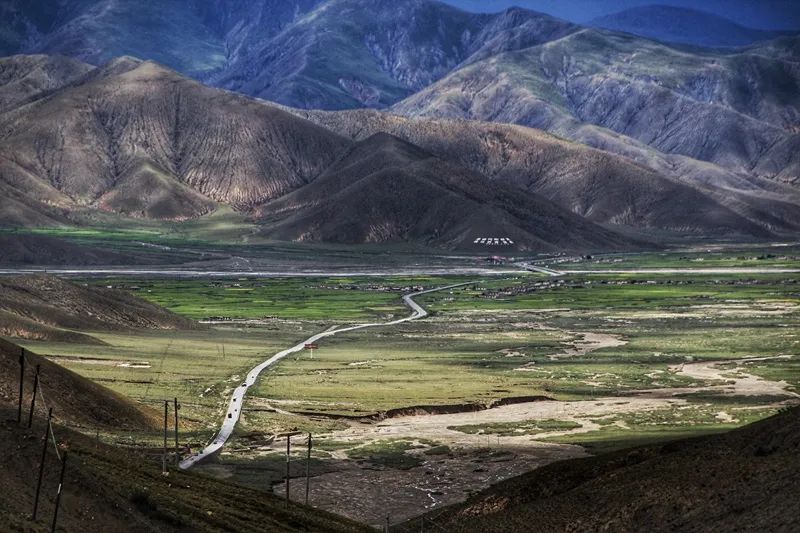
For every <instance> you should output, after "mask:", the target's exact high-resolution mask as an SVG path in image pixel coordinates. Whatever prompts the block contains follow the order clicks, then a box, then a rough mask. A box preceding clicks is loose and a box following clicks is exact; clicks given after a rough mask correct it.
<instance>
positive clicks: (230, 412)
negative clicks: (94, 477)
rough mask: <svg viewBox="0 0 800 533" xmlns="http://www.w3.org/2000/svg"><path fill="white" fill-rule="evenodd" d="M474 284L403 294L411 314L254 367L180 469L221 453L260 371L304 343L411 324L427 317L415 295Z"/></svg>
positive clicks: (334, 331) (319, 335) (318, 336)
mask: <svg viewBox="0 0 800 533" xmlns="http://www.w3.org/2000/svg"><path fill="white" fill-rule="evenodd" d="M473 283H475V282H474V281H469V282H466V283H459V284H456V285H448V286H447V287H438V288H436V289H428V290H426V291H419V292H415V293H412V294H406V295H405V296H403V303H405V304H406V305H407V306H408V307H410V308H411V311H412V313H411V315H410V316H407V317H405V318H401V319H399V320H392V321H390V322H376V323H371V324H357V325H355V326H347V327H343V328H337V329H332V330H328V331H324V332H322V333H317V334H316V335H312V336H311V337H309V338H307V339H306V340H304V341H302V342H299V343H297V344H295V345H294V346H292V347H291V348H288V349H286V350H283V351H282V352H278V353H276V354H275V355H273V356H272V357H270V358H269V359H267V360H266V361H264V362H263V363H261V364H260V365H258V366H257V367H255V368H253V369H252V370H251V371H250V372H248V374H247V377H246V378H245V380H244V382H242V384H240V385H239V386H237V387H236V389H235V390H234V391H233V395H232V396H231V399H230V402H228V409H227V410H226V411H225V418H223V419H222V427H221V428H220V430H219V432H218V433H217V435H216V436H215V437H214V439H213V440H212V441H211V442H210V443H209V444H208V445H207V446H206V447H205V448H203V449H202V450H201V451H200V452H198V453H196V454H193V455H191V456H189V457H187V458H186V459H184V460H183V461H181V463H180V467H181V468H182V469H184V470H185V469H187V468H191V467H192V466H194V465H195V464H197V463H199V462H200V461H202V460H204V459H206V458H207V457H209V456H211V455H214V454H215V453H217V452H218V451H219V450H221V449H222V447H223V446H225V443H226V442H228V439H229V438H230V437H231V435H232V434H233V429H234V428H235V427H236V423H237V422H238V421H239V417H240V416H241V414H242V409H241V407H242V402H243V401H244V396H245V394H247V391H248V390H249V389H250V387H252V386H253V385H255V383H256V379H258V376H259V375H260V374H261V372H263V371H264V370H266V369H267V368H269V367H271V366H272V365H274V364H276V363H277V362H279V361H280V360H281V359H283V358H284V357H286V356H287V355H290V354H293V353H296V352H299V351H300V350H303V349H304V348H305V345H306V344H312V343H315V342H317V341H318V340H320V339H322V338H324V337H331V336H333V335H336V334H337V333H344V332H346V331H354V330H357V329H365V328H373V327H378V326H393V325H396V324H402V323H403V322H410V321H412V320H418V319H420V318H424V317H426V316H428V312H427V311H426V310H425V309H424V308H423V307H422V306H420V305H419V304H418V303H417V302H415V301H414V300H413V298H414V297H415V296H421V295H423V294H428V293H431V292H437V291H444V290H448V289H454V288H456V287H463V286H464V285H471V284H473Z"/></svg>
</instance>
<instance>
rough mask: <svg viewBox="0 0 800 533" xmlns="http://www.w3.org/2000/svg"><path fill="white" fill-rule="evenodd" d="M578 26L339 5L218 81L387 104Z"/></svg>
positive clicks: (294, 97)
mask: <svg viewBox="0 0 800 533" xmlns="http://www.w3.org/2000/svg"><path fill="white" fill-rule="evenodd" d="M575 29H576V28H575V26H573V25H571V24H569V23H566V22H563V21H559V20H557V19H554V18H552V17H548V16H546V15H541V14H538V13H533V12H531V11H525V10H521V9H515V10H510V11H507V12H504V13H500V14H497V15H477V14H472V13H467V12H464V11H460V10H458V9H455V8H452V7H450V6H446V5H444V4H440V3H438V2H431V1H428V0H399V1H397V2H392V3H390V4H387V3H384V2H375V1H374V0H330V1H328V2H325V3H323V4H321V5H320V6H319V7H318V8H317V9H315V10H314V11H312V12H311V13H309V14H308V15H306V16H304V17H302V18H300V19H298V20H297V21H296V22H295V23H294V24H292V25H290V26H288V27H287V28H286V29H285V30H284V31H282V32H281V33H279V34H277V35H276V36H275V37H274V38H273V39H270V40H268V41H265V42H263V43H262V44H261V46H260V47H257V48H254V49H253V50H252V52H251V53H250V54H245V55H242V56H241V57H240V58H238V59H237V60H235V61H232V62H230V63H229V64H228V65H226V67H225V68H224V69H222V70H221V71H220V73H218V74H216V75H214V76H213V77H211V78H209V81H210V82H211V83H212V84H214V85H218V86H221V87H224V88H228V89H232V90H235V91H239V92H243V93H246V94H250V95H254V96H258V97H261V98H265V99H267V100H272V101H275V102H279V103H283V104H287V105H293V106H296V107H303V108H322V109H344V108H353V107H362V106H365V107H386V106H388V105H390V104H392V103H394V102H396V101H398V100H400V99H402V98H404V97H406V96H408V95H410V94H412V93H414V92H415V91H418V90H420V89H422V88H423V87H426V86H428V85H429V84H430V83H432V82H434V81H436V80H438V79H439V78H441V77H442V76H444V75H445V74H447V73H448V72H450V71H451V70H453V69H454V68H456V67H457V66H458V65H460V64H463V63H468V62H471V61H474V60H476V59H479V58H482V57H488V56H491V55H494V54H496V53H498V52H501V51H505V50H510V49H517V48H520V47H526V46H532V45H534V44H539V43H542V42H546V41H548V40H552V39H557V38H559V37H562V36H563V35H566V34H568V33H570V32H572V31H575Z"/></svg>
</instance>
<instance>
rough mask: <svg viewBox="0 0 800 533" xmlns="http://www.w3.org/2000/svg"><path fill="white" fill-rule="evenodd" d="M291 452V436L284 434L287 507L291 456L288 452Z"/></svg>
mask: <svg viewBox="0 0 800 533" xmlns="http://www.w3.org/2000/svg"><path fill="white" fill-rule="evenodd" d="M291 452H292V436H291V435H286V507H289V466H290V462H291V458H290V456H289V454H290V453H291Z"/></svg>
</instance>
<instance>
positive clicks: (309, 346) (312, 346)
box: [306, 344, 319, 350]
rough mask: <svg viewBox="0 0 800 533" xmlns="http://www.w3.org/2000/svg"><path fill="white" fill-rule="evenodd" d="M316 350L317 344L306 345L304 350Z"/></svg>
mask: <svg viewBox="0 0 800 533" xmlns="http://www.w3.org/2000/svg"><path fill="white" fill-rule="evenodd" d="M317 348H319V345H317V344H306V350H316V349H317Z"/></svg>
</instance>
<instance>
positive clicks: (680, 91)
mask: <svg viewBox="0 0 800 533" xmlns="http://www.w3.org/2000/svg"><path fill="white" fill-rule="evenodd" d="M394 110H395V111H397V112H399V113H401V114H406V115H410V116H428V117H449V118H468V119H477V120H487V121H494V122H505V123H514V124H522V125H527V126H532V127H536V128H540V129H544V130H546V131H550V132H553V133H556V134H558V135H561V136H565V137H568V138H571V139H575V140H578V141H580V142H586V143H589V144H593V145H598V144H601V143H605V144H613V143H614V142H615V139H614V138H613V134H612V135H609V134H605V135H602V137H601V138H597V131H592V130H590V131H587V130H586V126H585V124H587V123H588V124H592V125H596V126H601V127H602V128H605V129H606V130H611V131H612V132H615V133H617V134H622V135H625V136H627V137H629V138H632V139H634V140H636V141H639V142H641V143H644V144H646V145H649V146H651V147H653V148H656V149H657V150H659V151H661V152H664V153H668V154H679V155H684V156H689V157H691V158H694V159H699V160H703V161H709V162H712V163H715V164H717V165H719V166H722V167H724V168H727V169H731V170H734V171H738V172H745V173H747V172H750V171H752V170H753V169H754V168H757V167H758V168H759V169H765V170H768V166H767V165H768V162H770V161H772V160H773V158H776V157H780V156H783V157H782V158H781V160H782V161H783V162H784V163H787V164H789V165H790V166H791V165H794V168H796V158H797V155H796V154H792V155H789V153H788V151H786V150H785V149H783V148H782V146H784V145H786V144H787V143H790V144H791V143H793V142H794V141H793V139H794V138H795V137H796V136H797V135H798V133H797V132H798V130H799V129H800V69H798V64H797V63H796V62H793V61H790V60H785V59H780V58H770V57H766V56H764V55H762V54H761V53H758V52H757V51H744V52H741V53H735V54H721V53H712V52H703V53H687V52H685V51H681V50H677V49H675V48H670V47H668V46H665V45H661V44H658V43H655V42H652V41H647V40H644V39H640V38H637V37H633V36H630V35H624V34H616V33H612V32H607V31H601V30H582V31H579V32H576V33H572V34H570V35H568V36H566V37H564V38H562V39H559V40H557V41H552V42H548V43H545V44H543V45H540V46H534V47H531V48H527V49H524V50H520V51H514V52H509V53H505V54H499V55H495V56H492V57H490V58H488V59H486V60H483V61H480V62H478V63H474V64H471V65H467V66H465V67H463V68H461V69H458V70H456V71H454V72H452V73H451V74H449V75H448V76H447V77H445V78H444V79H442V80H441V81H439V82H437V83H435V84H433V85H431V86H429V87H427V88H426V89H424V90H422V91H420V92H418V93H417V94H415V95H413V96H411V97H409V98H408V99H406V100H405V101H403V102H401V103H399V104H397V105H396V106H395V107H394ZM787 159H788V161H787ZM773 175H775V174H773ZM795 178H796V176H789V177H786V178H785V179H786V180H787V181H792V180H793V179H795Z"/></svg>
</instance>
